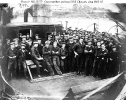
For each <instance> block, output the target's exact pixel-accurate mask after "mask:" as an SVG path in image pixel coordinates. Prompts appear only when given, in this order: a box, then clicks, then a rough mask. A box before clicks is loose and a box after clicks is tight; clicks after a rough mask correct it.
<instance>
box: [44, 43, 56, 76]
mask: <svg viewBox="0 0 126 100" xmlns="http://www.w3.org/2000/svg"><path fill="white" fill-rule="evenodd" d="M51 50H52V49H51V47H50V41H46V42H45V46H44V47H43V57H44V60H45V62H46V64H47V70H48V71H49V72H50V75H51V76H53V75H54V71H53V69H52V66H53V63H52V59H51V52H52V51H51Z"/></svg>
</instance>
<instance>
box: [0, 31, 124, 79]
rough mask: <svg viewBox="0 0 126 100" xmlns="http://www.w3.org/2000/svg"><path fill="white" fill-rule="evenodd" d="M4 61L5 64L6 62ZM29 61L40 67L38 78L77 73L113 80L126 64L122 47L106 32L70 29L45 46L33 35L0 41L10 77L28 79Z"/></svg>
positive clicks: (0, 48) (51, 39) (38, 68)
mask: <svg viewBox="0 0 126 100" xmlns="http://www.w3.org/2000/svg"><path fill="white" fill-rule="evenodd" d="M2 60H4V61H2ZM26 60H32V61H33V62H34V64H35V65H36V69H37V75H38V77H42V76H43V73H42V72H41V70H40V65H41V66H42V68H43V71H47V72H48V73H49V74H50V75H51V76H53V75H56V74H58V75H62V74H64V73H70V72H76V74H78V75H83V76H93V77H99V78H101V79H104V78H109V77H113V76H115V75H117V74H118V73H120V72H121V71H120V68H121V67H122V66H123V64H122V63H123V62H125V52H123V49H122V45H121V44H120V43H119V42H117V41H116V40H115V39H113V38H112V37H109V36H108V35H105V34H103V33H94V32H88V31H86V32H85V31H71V30H68V31H67V32H66V33H63V34H62V35H49V36H48V39H47V41H45V44H42V39H41V38H39V35H38V34H36V35H35V39H34V40H33V39H32V38H31V37H30V35H29V33H28V34H27V35H26V36H24V35H23V36H20V37H19V38H15V39H13V41H12V42H11V41H10V39H6V44H2V42H0V61H1V62H4V64H3V65H4V66H2V63H1V66H2V67H3V69H5V67H6V68H7V73H6V75H5V76H6V77H8V79H11V78H16V76H17V74H18V75H21V76H22V73H23V74H24V75H23V76H24V77H25V78H27V77H28V76H27V67H26Z"/></svg>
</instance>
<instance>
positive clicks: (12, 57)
mask: <svg viewBox="0 0 126 100" xmlns="http://www.w3.org/2000/svg"><path fill="white" fill-rule="evenodd" d="M14 45H15V44H14V42H11V43H10V48H8V50H7V52H6V55H7V56H8V58H9V60H8V73H7V78H8V80H11V79H12V78H15V77H16V68H17V60H16V57H17V53H16V50H15V46H14Z"/></svg>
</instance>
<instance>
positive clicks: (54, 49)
mask: <svg viewBox="0 0 126 100" xmlns="http://www.w3.org/2000/svg"><path fill="white" fill-rule="evenodd" d="M56 52H58V53H56ZM59 55H60V48H59V47H58V46H57V47H52V56H59Z"/></svg>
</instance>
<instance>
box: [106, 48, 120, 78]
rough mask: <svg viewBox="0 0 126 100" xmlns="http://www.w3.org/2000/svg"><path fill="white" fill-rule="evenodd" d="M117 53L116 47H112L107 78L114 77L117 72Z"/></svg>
mask: <svg viewBox="0 0 126 100" xmlns="http://www.w3.org/2000/svg"><path fill="white" fill-rule="evenodd" d="M118 54H119V53H118V51H117V49H116V46H112V52H110V53H109V60H108V61H109V69H108V71H109V72H108V74H109V77H114V76H116V75H117V74H118V72H119V61H118V60H119V58H118V56H119V55H118Z"/></svg>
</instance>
